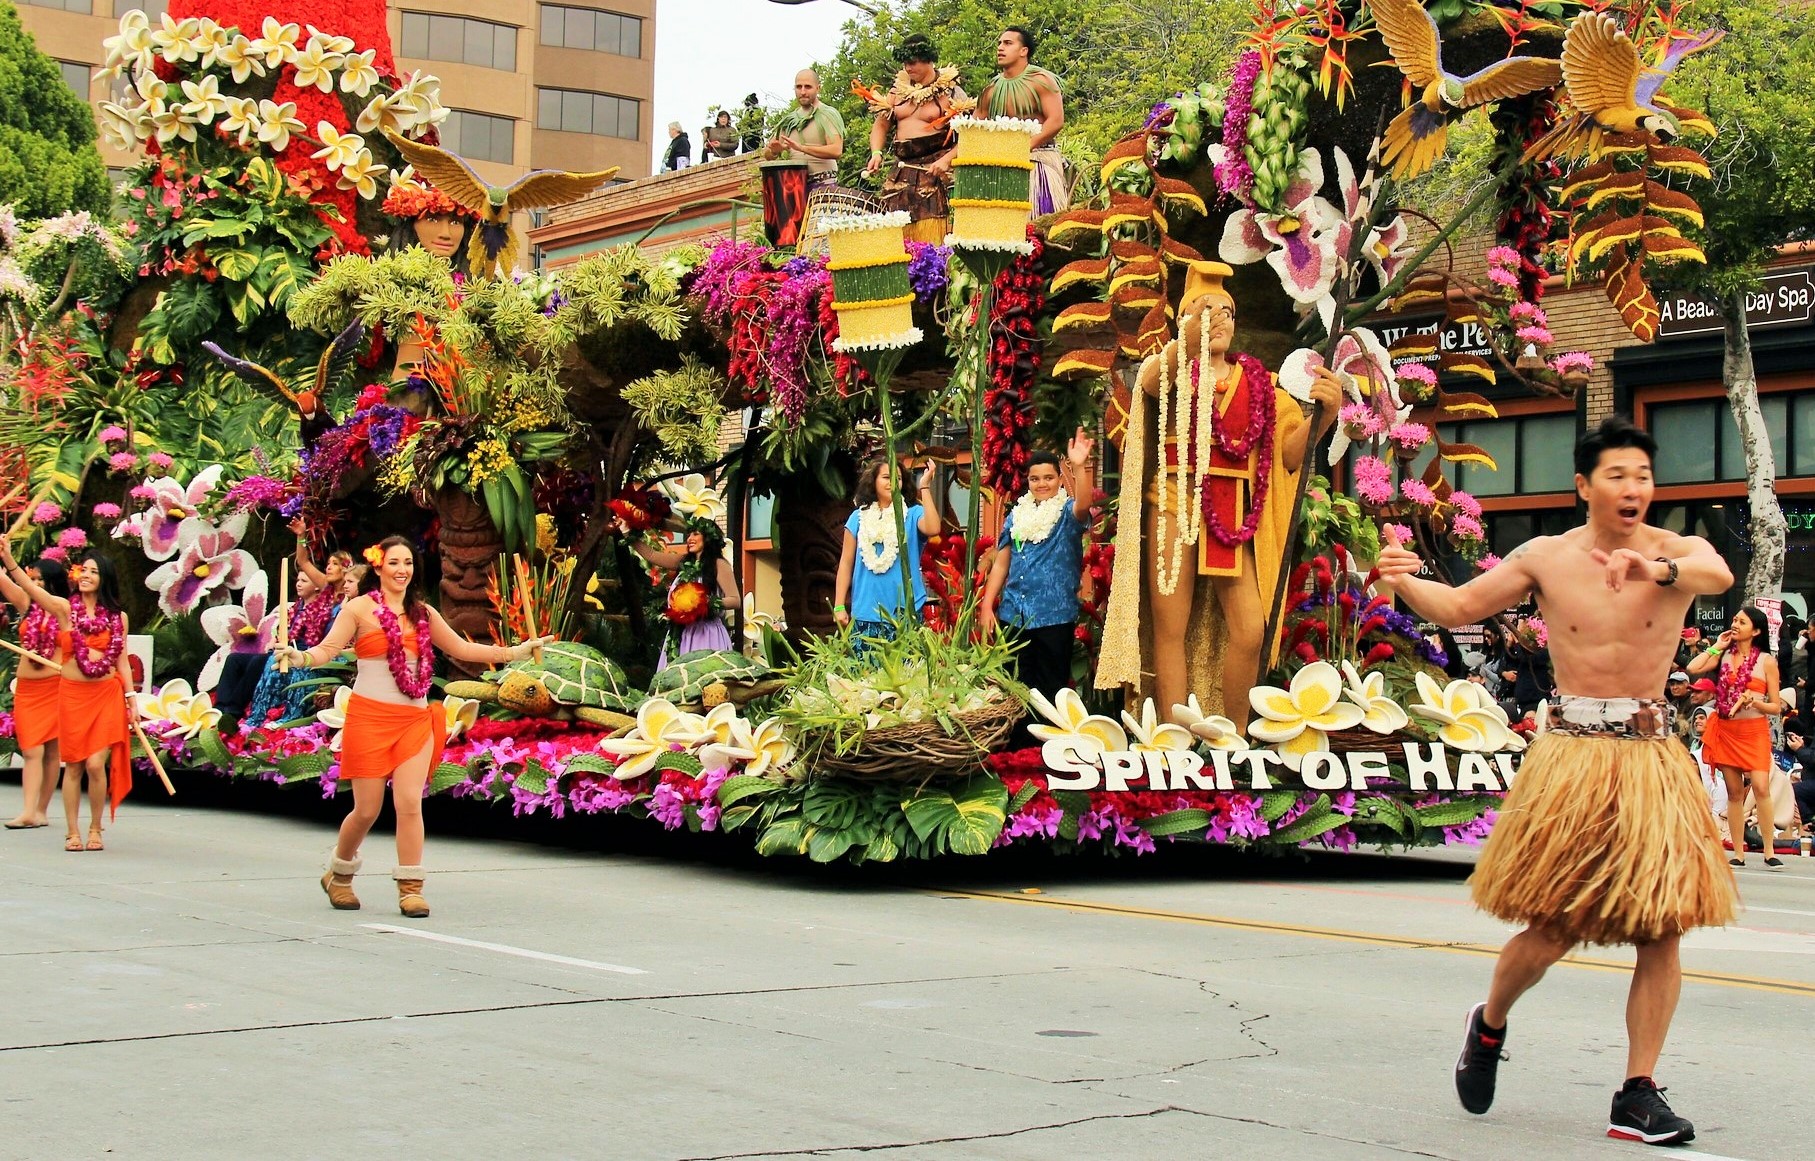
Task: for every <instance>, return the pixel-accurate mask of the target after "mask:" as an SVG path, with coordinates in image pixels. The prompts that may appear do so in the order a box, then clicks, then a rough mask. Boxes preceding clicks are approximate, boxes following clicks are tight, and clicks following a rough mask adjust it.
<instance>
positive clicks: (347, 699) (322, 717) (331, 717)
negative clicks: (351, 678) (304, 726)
mask: <svg viewBox="0 0 1815 1161" xmlns="http://www.w3.org/2000/svg"><path fill="white" fill-rule="evenodd" d="M352 702H353V687H352V686H350V685H343V686H341V687H340V688H339V689H336V690H335V691H334V704H333V705H331V706H329V707H328V708H327V709H325V710H316V711H315V720H316V721H318V722H320V723H321V724H322V725H324V726H326V727H328V728H329V729H330V730H333V731H334V737H333V739H332V740H331V741H330V742H329V743H328V749H330V750H333V751H334V752H336V753H339V752H340V732H341V731H342V730H344V729H346V728H347V707H348V706H349V705H351V704H352Z"/></svg>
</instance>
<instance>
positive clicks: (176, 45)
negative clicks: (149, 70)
mask: <svg viewBox="0 0 1815 1161" xmlns="http://www.w3.org/2000/svg"><path fill="white" fill-rule="evenodd" d="M201 29H202V24H201V21H199V20H197V19H196V18H195V17H193V16H185V17H184V18H183V19H181V20H177V19H176V18H174V17H173V16H171V15H170V13H168V12H166V13H164V15H163V17H162V20H161V21H160V26H159V27H157V28H154V29H152V30H151V35H150V39H151V47H152V48H153V49H155V50H156V51H157V53H158V55H159V56H161V57H163V58H164V60H165V62H166V63H169V64H182V63H183V62H184V61H191V60H194V59H195V58H196V57H198V56H200V55H201V51H200V50H199V49H197V48H196V46H195V34H196V33H198V32H200V31H201Z"/></svg>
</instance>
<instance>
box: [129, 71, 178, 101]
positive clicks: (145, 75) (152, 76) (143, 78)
mask: <svg viewBox="0 0 1815 1161" xmlns="http://www.w3.org/2000/svg"><path fill="white" fill-rule="evenodd" d="M132 87H133V88H134V89H136V90H138V94H139V99H140V100H142V101H145V102H146V103H148V104H153V105H162V104H163V103H164V102H165V101H167V100H169V99H170V86H169V85H167V84H165V83H164V81H163V79H162V78H161V77H159V76H158V75H157V74H156V73H154V72H142V73H140V74H139V75H138V76H136V77H134V78H133V81H132Z"/></svg>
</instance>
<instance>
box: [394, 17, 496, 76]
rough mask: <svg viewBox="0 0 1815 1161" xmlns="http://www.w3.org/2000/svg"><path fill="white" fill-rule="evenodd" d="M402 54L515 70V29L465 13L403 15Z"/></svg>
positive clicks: (418, 58) (418, 57) (421, 58)
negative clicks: (467, 15) (454, 14)
mask: <svg viewBox="0 0 1815 1161" xmlns="http://www.w3.org/2000/svg"><path fill="white" fill-rule="evenodd" d="M403 55H404V56H408V57H415V58H416V59H417V60H445V61H453V62H454V63H456V64H470V65H478V66H479V67H480V68H482V69H502V70H503V71H505V72H507V73H509V72H515V71H516V70H517V30H516V29H515V28H513V27H512V26H510V25H508V24H493V23H492V22H490V21H489V20H471V19H468V18H467V17H465V16H432V15H430V14H429V13H427V12H405V13H404V14H403Z"/></svg>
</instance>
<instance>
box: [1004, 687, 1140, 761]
mask: <svg viewBox="0 0 1815 1161" xmlns="http://www.w3.org/2000/svg"><path fill="white" fill-rule="evenodd" d="M1027 704H1028V705H1029V706H1030V707H1031V708H1032V709H1033V711H1034V712H1035V713H1037V714H1039V715H1040V716H1041V717H1043V718H1045V719H1046V720H1047V721H1048V722H1049V723H1051V724H1050V725H1034V726H1029V727H1027V732H1028V733H1030V734H1032V735H1033V736H1034V737H1036V738H1038V739H1040V740H1041V741H1042V742H1058V743H1060V744H1061V745H1064V746H1067V747H1069V748H1070V749H1071V750H1072V752H1073V753H1075V754H1077V756H1078V758H1079V759H1080V760H1082V761H1085V762H1092V761H1095V760H1096V759H1097V757H1098V756H1100V755H1101V754H1102V753H1103V752H1104V751H1106V750H1126V749H1127V748H1128V733H1127V731H1125V730H1124V729H1122V723H1120V722H1118V721H1116V720H1115V719H1114V718H1106V717H1104V716H1103V715H1102V714H1093V713H1091V712H1090V711H1089V710H1087V709H1086V708H1085V707H1084V699H1083V698H1081V697H1079V696H1078V691H1077V690H1075V689H1061V690H1060V691H1059V693H1058V696H1057V697H1056V698H1054V699H1053V700H1052V701H1048V700H1046V695H1045V694H1043V693H1041V692H1040V691H1039V690H1037V689H1036V690H1029V691H1028V702H1027Z"/></svg>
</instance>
